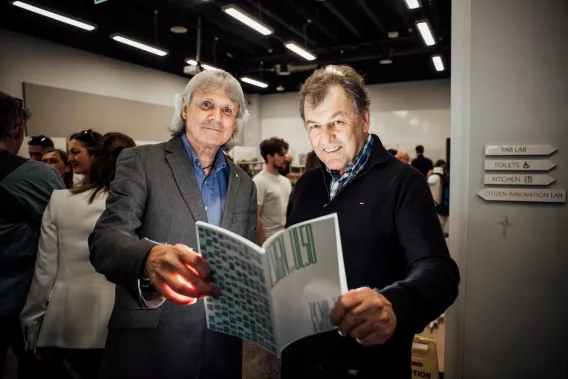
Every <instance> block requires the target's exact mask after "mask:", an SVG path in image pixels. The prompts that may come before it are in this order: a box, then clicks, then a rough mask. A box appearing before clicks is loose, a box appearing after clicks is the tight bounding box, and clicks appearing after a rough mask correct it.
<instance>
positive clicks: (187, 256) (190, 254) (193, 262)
mask: <svg viewBox="0 0 568 379" xmlns="http://www.w3.org/2000/svg"><path fill="white" fill-rule="evenodd" d="M174 248H175V249H176V251H177V253H178V257H179V259H180V260H181V261H182V262H183V263H185V264H186V265H188V266H189V269H190V270H194V271H196V272H197V275H199V276H200V277H202V278H203V279H209V277H210V276H211V270H210V269H209V265H208V264H207V262H206V261H205V259H203V257H202V256H201V254H199V253H196V252H195V251H193V250H191V249H190V248H189V247H187V246H186V245H182V244H179V243H178V244H177V245H174Z"/></svg>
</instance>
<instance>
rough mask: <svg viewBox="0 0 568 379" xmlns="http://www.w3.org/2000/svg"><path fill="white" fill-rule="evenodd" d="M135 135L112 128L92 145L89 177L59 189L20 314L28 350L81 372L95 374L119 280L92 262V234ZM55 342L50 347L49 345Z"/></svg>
mask: <svg viewBox="0 0 568 379" xmlns="http://www.w3.org/2000/svg"><path fill="white" fill-rule="evenodd" d="M134 145H135V143H134V141H133V140H132V138H130V137H128V136H126V135H124V134H121V133H107V134H105V136H104V137H103V139H102V140H101V144H100V146H97V147H93V148H91V149H90V150H91V151H92V153H93V158H94V159H93V162H92V164H91V166H90V168H89V174H88V175H86V178H88V180H87V182H85V183H83V185H82V186H80V187H79V188H76V189H72V190H59V191H54V192H53V194H52V196H51V200H50V202H49V204H48V206H47V208H46V210H45V213H44V214H43V218H42V225H41V237H40V240H39V247H38V252H37V258H36V264H35V272H34V278H33V281H32V285H31V288H30V293H29V295H28V298H27V301H26V305H25V306H24V309H23V311H22V313H21V315H20V318H21V321H22V327H23V329H24V335H25V343H26V348H27V349H28V350H32V349H33V350H34V351H35V350H36V348H37V351H38V352H39V355H40V356H42V355H47V354H42V353H45V352H46V351H47V350H49V351H53V350H54V351H55V352H56V355H57V356H60V357H63V358H64V359H65V360H66V361H67V362H68V363H69V364H70V365H71V366H72V367H73V369H74V370H75V371H76V372H77V373H78V374H79V375H80V376H81V377H82V378H96V376H97V371H98V366H99V364H100V359H101V356H102V350H103V348H104V345H105V341H106V335H107V323H108V320H109V317H110V314H111V311H112V308H113V305H114V284H112V283H110V282H108V281H107V280H106V279H105V277H104V276H102V275H101V274H98V273H97V272H96V271H95V269H94V268H93V266H92V265H91V263H90V262H89V247H88V243H87V240H88V238H89V234H90V233H91V232H92V231H93V228H94V226H95V223H96V222H97V220H98V219H99V217H100V215H101V213H102V212H103V211H104V209H105V201H106V198H107V194H108V190H109V187H110V182H111V181H112V180H113V178H114V174H115V171H116V158H117V157H118V154H119V153H120V151H121V150H122V149H123V148H126V147H132V146H134ZM44 348H51V349H44Z"/></svg>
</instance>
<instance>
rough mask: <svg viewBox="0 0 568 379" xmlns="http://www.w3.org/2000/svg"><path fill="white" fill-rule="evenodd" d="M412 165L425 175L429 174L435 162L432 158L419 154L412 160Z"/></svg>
mask: <svg viewBox="0 0 568 379" xmlns="http://www.w3.org/2000/svg"><path fill="white" fill-rule="evenodd" d="M410 164H411V165H412V167H414V168H415V169H417V170H418V171H420V173H421V174H422V175H424V177H426V176H427V175H428V171H430V170H432V169H433V168H434V164H433V163H432V160H431V159H430V158H426V157H425V156H424V155H419V156H417V157H416V158H414V159H413V160H412V162H411V163H410Z"/></svg>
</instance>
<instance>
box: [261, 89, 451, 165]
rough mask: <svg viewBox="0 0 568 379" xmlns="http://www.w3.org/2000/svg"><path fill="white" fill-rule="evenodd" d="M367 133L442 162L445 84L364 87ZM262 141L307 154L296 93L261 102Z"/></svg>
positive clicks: (447, 108)
mask: <svg viewBox="0 0 568 379" xmlns="http://www.w3.org/2000/svg"><path fill="white" fill-rule="evenodd" d="M368 90H369V96H370V98H371V132H372V133H376V134H377V135H378V136H379V137H380V138H381V140H382V141H383V144H385V146H386V147H389V148H390V147H392V148H395V149H398V150H408V151H409V152H410V153H411V155H414V147H415V146H416V145H418V144H422V145H424V146H425V148H426V155H427V156H428V157H430V158H431V159H433V160H436V159H445V158H446V138H448V137H449V136H450V81H449V80H447V79H446V80H435V81H421V82H407V83H394V84H382V85H370V86H368ZM260 104H261V105H260V124H261V135H260V139H259V140H258V141H252V140H250V142H251V143H252V142H256V143H257V144H258V143H260V141H261V140H262V139H265V138H270V137H273V136H278V137H282V138H284V139H285V140H286V141H288V142H289V143H290V150H291V152H292V153H293V154H295V155H297V154H298V153H305V152H308V151H310V150H311V146H310V143H309V141H308V139H307V136H306V133H305V131H304V128H303V124H302V120H301V118H300V116H299V111H298V105H299V96H298V94H297V93H285V94H275V95H267V96H261V97H260Z"/></svg>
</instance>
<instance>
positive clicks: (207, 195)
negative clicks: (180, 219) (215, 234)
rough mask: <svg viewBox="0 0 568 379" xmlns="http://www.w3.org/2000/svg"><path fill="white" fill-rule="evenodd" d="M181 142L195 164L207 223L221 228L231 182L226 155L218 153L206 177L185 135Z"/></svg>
mask: <svg viewBox="0 0 568 379" xmlns="http://www.w3.org/2000/svg"><path fill="white" fill-rule="evenodd" d="M181 140H182V142H183V146H184V147H185V151H186V152H187V156H188V157H189V160H190V162H191V163H192V164H193V171H194V172H195V178H196V179H197V185H198V186H199V190H200V191H201V200H202V201H203V205H204V206H205V212H207V222H208V223H210V224H213V225H217V226H221V220H222V218H223V210H224V209H225V200H226V199H227V187H228V181H229V167H228V166H227V160H226V159H225V155H224V154H223V152H222V151H221V150H219V151H218V152H217V155H216V156H215V160H214V161H213V167H211V170H210V172H209V176H206V175H205V171H203V168H201V163H200V162H199V158H198V157H197V154H196V153H195V150H193V147H192V146H191V144H190V143H189V140H188V139H187V136H186V135H185V134H182V138H181Z"/></svg>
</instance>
